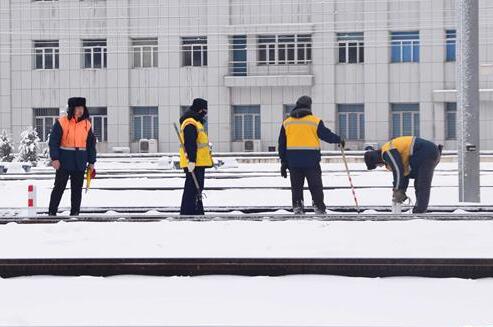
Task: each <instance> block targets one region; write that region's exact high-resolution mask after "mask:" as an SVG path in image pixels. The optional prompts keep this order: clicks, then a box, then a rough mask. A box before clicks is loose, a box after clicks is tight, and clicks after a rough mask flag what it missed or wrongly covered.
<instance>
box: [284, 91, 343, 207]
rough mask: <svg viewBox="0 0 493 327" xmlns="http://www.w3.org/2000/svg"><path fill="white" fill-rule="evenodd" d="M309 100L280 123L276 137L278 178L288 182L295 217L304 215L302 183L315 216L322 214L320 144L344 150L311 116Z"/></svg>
mask: <svg viewBox="0 0 493 327" xmlns="http://www.w3.org/2000/svg"><path fill="white" fill-rule="evenodd" d="M311 107H312V99H311V98H310V97H309V96H306V95H305V96H302V97H300V98H299V99H298V101H296V106H295V108H294V109H293V110H292V111H291V113H290V114H289V117H288V118H287V119H286V120H285V121H284V122H283V123H282V126H281V132H280V134H279V157H280V159H281V176H282V177H284V178H287V176H288V173H287V171H288V170H289V173H290V174H289V175H290V179H291V193H292V204H293V212H294V214H297V215H301V214H304V211H305V208H304V199H303V187H304V183H305V179H307V180H308V187H309V189H310V192H311V194H312V199H313V205H314V209H315V213H316V214H325V213H326V206H325V203H324V193H323V183H322V170H321V167H320V160H321V155H320V140H322V141H325V142H327V143H335V144H338V145H339V146H340V147H344V145H345V143H344V140H343V139H341V137H340V136H339V135H337V134H335V133H333V132H332V131H331V130H330V129H328V128H327V127H325V125H324V123H323V121H322V120H321V119H320V118H318V117H317V116H315V115H313V113H312V110H311Z"/></svg>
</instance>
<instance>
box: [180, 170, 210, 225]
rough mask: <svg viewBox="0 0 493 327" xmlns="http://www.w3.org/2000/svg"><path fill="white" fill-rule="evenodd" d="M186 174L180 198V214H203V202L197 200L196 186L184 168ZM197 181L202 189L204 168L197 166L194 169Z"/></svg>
mask: <svg viewBox="0 0 493 327" xmlns="http://www.w3.org/2000/svg"><path fill="white" fill-rule="evenodd" d="M185 173H186V174H187V176H186V179H185V188H184V189H183V197H182V199H181V208H180V215H185V216H195V215H203V214H204V204H203V203H202V201H197V195H198V192H197V187H196V186H195V183H194V181H193V178H192V174H190V173H189V172H188V170H187V169H185ZM194 173H195V176H196V177H197V181H198V182H199V186H200V189H201V190H204V179H205V168H203V167H197V168H195V170H194Z"/></svg>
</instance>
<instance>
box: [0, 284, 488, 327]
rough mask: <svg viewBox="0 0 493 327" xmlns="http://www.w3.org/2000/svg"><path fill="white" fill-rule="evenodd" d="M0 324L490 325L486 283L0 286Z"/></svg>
mask: <svg viewBox="0 0 493 327" xmlns="http://www.w3.org/2000/svg"><path fill="white" fill-rule="evenodd" d="M0 289H1V290H2V292H1V294H2V295H1V296H0V308H1V310H0V325H2V326H3V325H8V326H12V325H38V326H55V325H56V326H73V325H80V326H82V325H83V326H109V325H111V326H491V324H492V322H493V313H492V310H491V294H493V279H482V280H461V279H426V278H410V277H398V278H374V279H370V278H348V277H335V276H286V277H239V276H236V277H233V276H207V277H168V278H166V277H138V276H120V277H111V278H95V277H78V278H67V277H65V278H63V277H29V278H14V279H4V280H1V279H0Z"/></svg>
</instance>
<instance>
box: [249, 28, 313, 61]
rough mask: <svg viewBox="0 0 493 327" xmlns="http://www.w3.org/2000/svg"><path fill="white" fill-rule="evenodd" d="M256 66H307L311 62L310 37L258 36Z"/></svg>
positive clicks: (306, 35) (304, 35) (303, 35)
mask: <svg viewBox="0 0 493 327" xmlns="http://www.w3.org/2000/svg"><path fill="white" fill-rule="evenodd" d="M257 43H258V45H257V47H258V53H257V63H258V65H276V64H277V65H286V64H298V65H299V64H308V63H310V62H311V60H312V36H311V35H309V34H302V35H301V34H300V35H294V34H293V35H259V36H258V37H257Z"/></svg>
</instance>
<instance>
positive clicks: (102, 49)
mask: <svg viewBox="0 0 493 327" xmlns="http://www.w3.org/2000/svg"><path fill="white" fill-rule="evenodd" d="M82 51H83V56H84V60H83V63H84V64H83V66H82V68H94V69H101V68H106V62H107V57H108V48H107V47H106V40H82Z"/></svg>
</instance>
